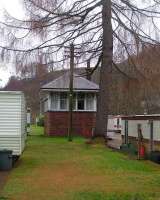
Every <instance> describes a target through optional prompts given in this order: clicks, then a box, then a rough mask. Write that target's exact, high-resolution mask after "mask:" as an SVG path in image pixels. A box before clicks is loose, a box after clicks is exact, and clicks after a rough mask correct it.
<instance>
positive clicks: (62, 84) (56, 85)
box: [41, 73, 99, 92]
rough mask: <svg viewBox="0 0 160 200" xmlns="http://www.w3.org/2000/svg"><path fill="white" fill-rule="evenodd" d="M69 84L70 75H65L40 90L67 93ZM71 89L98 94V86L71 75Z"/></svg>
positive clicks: (78, 76)
mask: <svg viewBox="0 0 160 200" xmlns="http://www.w3.org/2000/svg"><path fill="white" fill-rule="evenodd" d="M69 83H70V74H69V73H66V74H64V75H63V76H60V77H59V78H57V79H55V80H53V81H51V82H49V83H47V84H45V85H43V86H42V87H41V90H49V91H50V90H53V91H68V90H69ZM73 89H74V90H76V91H95V92H98V90H99V86H98V85H97V84H96V83H93V82H92V81H89V80H87V79H86V78H83V77H81V76H80V75H77V74H74V75H73Z"/></svg>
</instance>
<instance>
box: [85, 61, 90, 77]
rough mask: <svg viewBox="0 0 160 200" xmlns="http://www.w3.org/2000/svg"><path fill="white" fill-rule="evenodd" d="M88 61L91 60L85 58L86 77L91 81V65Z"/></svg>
mask: <svg viewBox="0 0 160 200" xmlns="http://www.w3.org/2000/svg"><path fill="white" fill-rule="evenodd" d="M90 62H91V60H90V59H88V60H87V68H86V74H87V79H88V80H89V81H91V66H90Z"/></svg>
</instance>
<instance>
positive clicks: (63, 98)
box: [60, 93, 67, 110]
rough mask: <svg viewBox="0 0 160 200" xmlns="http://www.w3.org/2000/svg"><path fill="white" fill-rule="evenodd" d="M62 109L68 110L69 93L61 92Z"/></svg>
mask: <svg viewBox="0 0 160 200" xmlns="http://www.w3.org/2000/svg"><path fill="white" fill-rule="evenodd" d="M60 110H67V93H60Z"/></svg>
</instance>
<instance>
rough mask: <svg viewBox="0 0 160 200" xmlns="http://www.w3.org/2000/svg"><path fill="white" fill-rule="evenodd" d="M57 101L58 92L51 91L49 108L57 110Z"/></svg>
mask: <svg viewBox="0 0 160 200" xmlns="http://www.w3.org/2000/svg"><path fill="white" fill-rule="evenodd" d="M58 101H59V95H58V93H53V94H52V95H51V110H58Z"/></svg>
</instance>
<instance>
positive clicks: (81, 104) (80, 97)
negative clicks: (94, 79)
mask: <svg viewBox="0 0 160 200" xmlns="http://www.w3.org/2000/svg"><path fill="white" fill-rule="evenodd" d="M84 102H85V95H84V94H83V93H78V95H77V110H84V109H85V103H84Z"/></svg>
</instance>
